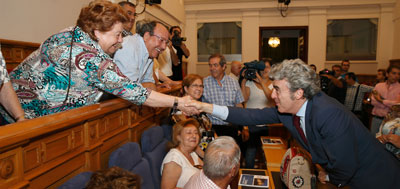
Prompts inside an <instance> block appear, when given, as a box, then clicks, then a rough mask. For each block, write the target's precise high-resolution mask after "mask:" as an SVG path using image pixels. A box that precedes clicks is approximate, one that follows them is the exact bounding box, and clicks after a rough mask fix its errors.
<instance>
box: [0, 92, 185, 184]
mask: <svg viewBox="0 0 400 189" xmlns="http://www.w3.org/2000/svg"><path fill="white" fill-rule="evenodd" d="M179 90H180V87H178V86H177V87H175V88H173V89H171V90H168V91H164V93H169V94H172V95H176V94H178V93H179ZM168 114H169V108H150V107H147V106H136V105H133V104H131V103H130V102H128V101H125V100H123V99H119V98H117V99H112V100H108V101H105V102H101V103H98V104H95V105H91V106H86V107H82V108H78V109H73V110H69V111H65V112H62V113H57V114H53V115H49V116H44V117H40V118H36V119H32V120H27V121H23V122H19V123H14V124H10V125H7V126H4V127H0V188H47V187H50V188H54V187H57V186H59V185H61V184H62V183H64V182H65V181H67V180H68V179H70V178H72V177H73V176H75V175H77V174H78V173H80V172H83V171H95V170H99V169H105V168H107V167H108V158H109V155H110V154H111V153H112V152H113V151H114V150H115V149H117V148H118V147H120V146H121V145H122V144H124V143H126V142H129V141H133V142H139V141H140V136H141V134H142V132H143V131H144V130H145V129H147V128H149V127H152V126H154V125H158V124H159V122H160V120H161V119H163V118H165V117H167V116H168Z"/></svg>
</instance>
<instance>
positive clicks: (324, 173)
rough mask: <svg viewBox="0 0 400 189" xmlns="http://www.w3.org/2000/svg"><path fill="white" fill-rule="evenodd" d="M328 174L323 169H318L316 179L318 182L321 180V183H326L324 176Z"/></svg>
mask: <svg viewBox="0 0 400 189" xmlns="http://www.w3.org/2000/svg"><path fill="white" fill-rule="evenodd" d="M327 175H328V174H327V173H326V172H325V171H323V170H319V171H318V180H319V182H321V183H322V184H326V181H327V180H326V176H327Z"/></svg>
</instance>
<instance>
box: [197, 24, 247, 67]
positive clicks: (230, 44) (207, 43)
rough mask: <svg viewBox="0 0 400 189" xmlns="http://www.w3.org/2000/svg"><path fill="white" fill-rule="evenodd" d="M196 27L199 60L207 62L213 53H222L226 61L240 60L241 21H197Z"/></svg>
mask: <svg viewBox="0 0 400 189" xmlns="http://www.w3.org/2000/svg"><path fill="white" fill-rule="evenodd" d="M197 28H198V29H197V52H198V61H199V62H208V57H209V56H210V55H212V54H214V53H220V54H223V55H224V56H225V58H226V60H227V61H228V62H230V61H232V60H238V61H241V60H242V26H241V22H220V23H199V24H197Z"/></svg>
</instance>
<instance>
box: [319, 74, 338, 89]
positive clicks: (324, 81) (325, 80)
mask: <svg viewBox="0 0 400 189" xmlns="http://www.w3.org/2000/svg"><path fill="white" fill-rule="evenodd" d="M323 74H327V75H335V72H333V71H330V70H328V69H323V70H321V71H320V72H319V78H320V83H321V90H322V91H324V92H325V93H327V92H328V87H329V83H330V82H331V80H330V79H329V78H328V77H326V76H322V75H323Z"/></svg>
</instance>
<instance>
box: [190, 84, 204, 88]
mask: <svg viewBox="0 0 400 189" xmlns="http://www.w3.org/2000/svg"><path fill="white" fill-rule="evenodd" d="M190 86H191V87H194V88H204V85H197V84H193V85H190Z"/></svg>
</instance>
